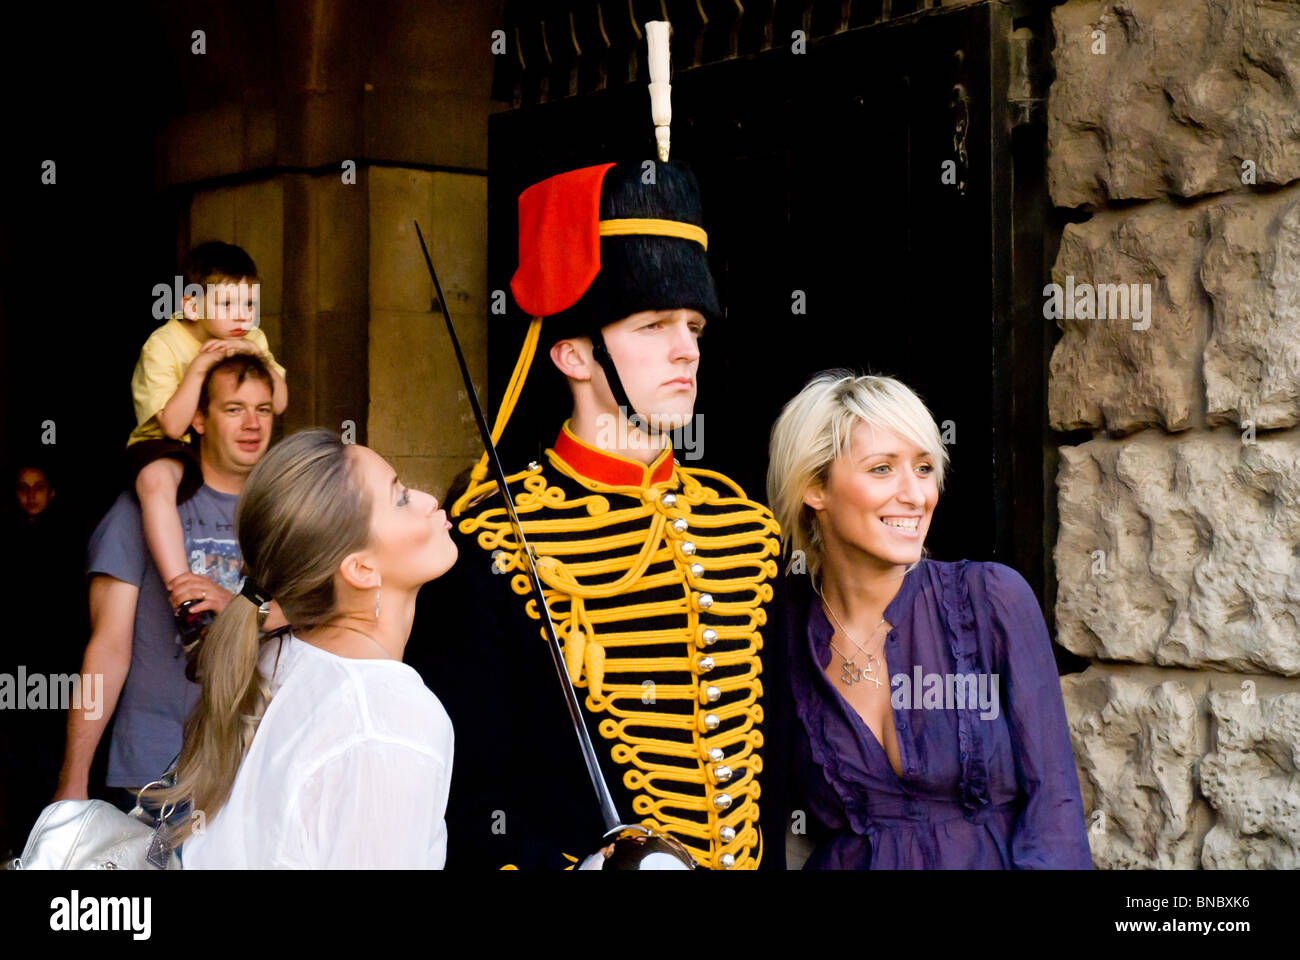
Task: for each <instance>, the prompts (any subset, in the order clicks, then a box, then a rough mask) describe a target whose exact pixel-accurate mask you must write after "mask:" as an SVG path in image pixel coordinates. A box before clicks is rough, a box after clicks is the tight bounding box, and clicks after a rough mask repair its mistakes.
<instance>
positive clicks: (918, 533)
mask: <svg viewBox="0 0 1300 960" xmlns="http://www.w3.org/2000/svg"><path fill="white" fill-rule="evenodd" d="M938 501H939V485H938V482H937V481H936V480H935V475H934V457H932V456H931V455H930V454H929V453H928V452H926V451H925V450H922V449H920V448H919V447H916V446H914V445H913V444H911V443H909V442H908V441H906V440H904V439H903V438H902V437H899V436H898V435H896V434H894V433H893V432H891V431H889V430H885V429H883V428H880V427H874V428H873V427H872V426H871V425H870V424H868V423H865V422H864V421H861V420H859V421H858V422H857V424H856V425H855V426H854V428H853V434H852V442H851V444H850V446H849V449H848V450H846V451H845V453H844V455H843V456H841V457H840V458H839V459H837V460H836V461H835V462H834V463H833V464H832V465H831V469H830V473H829V475H828V476H827V478H826V484H825V486H823V487H813V488H810V489H809V490H808V492H807V493H805V494H804V503H806V504H808V506H810V507H812V508H813V509H814V510H816V511H817V521H818V523H819V524H820V526H821V530H822V534H823V538H824V539H825V540H826V543H827V547H828V550H829V549H830V548H831V544H832V542H835V543H836V544H837V545H838V546H839V548H841V552H844V553H855V552H857V553H861V554H866V555H867V556H869V557H872V558H874V559H875V560H877V561H879V563H880V565H881V566H885V567H893V566H897V565H907V564H912V563H915V562H916V561H917V560H919V559H921V548H922V546H923V545H924V543H925V536H926V534H927V533H928V532H929V529H930V518H931V516H932V515H933V513H934V507H935V504H936V503H938Z"/></svg>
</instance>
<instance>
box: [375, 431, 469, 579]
mask: <svg viewBox="0 0 1300 960" xmlns="http://www.w3.org/2000/svg"><path fill="white" fill-rule="evenodd" d="M349 450H350V451H351V455H352V456H353V457H355V458H356V460H355V463H356V465H357V467H358V468H359V470H360V473H361V477H362V481H363V482H364V483H365V485H366V489H367V490H368V491H369V493H370V498H371V503H372V504H373V512H372V514H371V517H370V533H371V542H370V546H369V547H368V548H367V550H368V551H369V552H370V553H371V554H372V560H373V562H374V565H375V567H376V569H378V571H379V576H380V579H381V581H382V582H383V583H384V584H385V585H386V586H387V585H391V586H394V587H397V588H398V589H405V588H410V589H414V588H418V587H419V586H420V585H421V584H423V583H428V582H429V581H430V580H434V579H436V578H438V577H440V576H442V575H443V574H444V573H446V572H447V571H448V570H450V569H451V566H452V564H454V563H455V562H456V553H457V550H456V544H455V542H454V541H453V540H452V539H451V533H450V531H451V524H450V523H449V522H448V520H447V513H446V511H444V510H441V509H439V506H438V500H437V498H436V497H434V496H432V495H431V494H428V493H425V492H424V491H422V490H412V489H411V488H409V487H407V486H406V485H405V484H404V483H402V481H401V480H400V479H399V478H398V476H397V471H395V470H394V469H393V468H392V467H390V466H389V465H388V463H387V461H385V460H384V458H383V457H381V456H380V455H379V454H377V453H375V451H373V450H371V449H370V448H369V447H363V446H358V445H352V446H350V447H349Z"/></svg>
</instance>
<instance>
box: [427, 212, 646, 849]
mask: <svg viewBox="0 0 1300 960" xmlns="http://www.w3.org/2000/svg"><path fill="white" fill-rule="evenodd" d="M413 222H414V223H415V235H416V237H417V238H418V239H419V241H420V251H421V252H422V253H423V254H424V262H425V265H426V266H427V267H428V268H429V276H430V278H432V280H433V290H434V293H435V294H436V295H437V297H438V306H440V307H441V308H442V318H443V319H444V320H445V321H446V322H447V335H448V336H449V337H451V347H452V350H454V351H455V352H456V362H457V363H458V364H459V365H460V375H461V377H462V379H464V381H465V393H466V394H467V395H468V396H469V405H470V406H471V407H472V408H473V410H474V420H475V422H476V423H477V424H478V432H479V435H480V436H481V437H482V438H483V449H485V450H486V451H487V455H488V465H489V467H490V468H491V470H492V476H493V478H494V479H495V480H496V482H497V487H498V488H499V489H500V491H501V496H502V499H504V500H505V504H506V513H507V514H508V515H509V517H510V523H511V525H512V526H513V527H514V530H515V535H516V536H517V537H519V547H520V549H521V550H523V553H524V557H526V558H527V560H528V574H529V579H530V580H531V581H532V585H533V595H534V596H535V597H536V598H537V607H538V612H539V613H540V614H541V615H542V621H543V623H545V624H546V633H547V636H548V637H549V638H550V644H549V646H550V650H551V659H552V660H553V661H554V663H555V670H556V672H557V673H558V674H559V676H560V686H561V687H562V688H563V690H564V702H565V705H566V706H568V708H569V717H570V719H571V720H572V721H573V729H574V732H575V733H576V734H577V735H578V746H579V747H580V748H581V750H582V759H583V761H584V762H585V763H586V765H587V774H588V776H590V777H591V785H592V787H593V788H594V789H595V791H596V802H597V803H598V804H599V805H600V815H601V819H603V820H604V821H605V830H606V832H608V831H611V830H613V829H615V828H616V827H618V826H620V825H621V824H622V822H623V821H622V820H621V819H619V816H618V810H617V809H615V807H614V798H613V796H612V795H611V794H610V792H609V785H608V784H607V783H605V776H604V774H603V773H601V771H600V763H599V762H598V761H597V759H596V749H595V748H594V747H593V746H592V744H591V737H590V736H589V735H588V733H587V724H586V723H585V722H584V721H583V718H582V707H581V706H580V705H579V703H578V694H577V692H576V691H575V690H574V689H573V682H572V681H571V680H570V679H569V671H568V668H567V667H566V666H565V665H564V650H563V648H562V647H561V646H560V638H559V635H558V634H556V632H555V623H554V622H553V621H552V620H551V614H550V611H549V610H548V609H547V608H546V594H545V593H543V591H542V578H541V576H540V575H539V574H538V573H537V563H536V561H535V559H534V557H533V548H532V547H531V546H529V543H528V538H527V537H526V536H524V527H523V524H522V523H520V522H519V515H518V514H517V513H515V501H514V496H513V495H512V494H511V492H510V485H509V484H508V483H506V473H505V470H503V469H502V468H501V458H500V457H499V456H497V448H496V444H494V443H493V442H492V431H491V430H490V429H489V428H488V423H487V418H486V417H485V416H484V415H483V407H482V405H480V403H479V400H478V393H477V392H476V391H475V390H474V381H473V380H471V379H470V375H469V367H468V366H467V365H466V363H465V354H464V353H463V352H462V351H461V349H460V338H459V337H457V336H456V328H455V326H454V325H453V324H452V322H451V312H450V311H449V310H448V309H447V300H446V298H445V297H444V296H443V295H442V285H441V284H440V283H438V274H437V272H436V271H435V270H434V269H433V259H432V258H431V257H430V256H429V248H428V247H427V246H426V245H425V243H424V234H423V233H422V232H421V231H420V223H419V221H418V220H417V221H413Z"/></svg>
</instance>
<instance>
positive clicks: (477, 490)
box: [451, 317, 542, 517]
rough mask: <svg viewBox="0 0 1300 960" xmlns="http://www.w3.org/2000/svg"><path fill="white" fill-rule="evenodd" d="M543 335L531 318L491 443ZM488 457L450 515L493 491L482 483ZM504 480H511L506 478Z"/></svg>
mask: <svg viewBox="0 0 1300 960" xmlns="http://www.w3.org/2000/svg"><path fill="white" fill-rule="evenodd" d="M541 336H542V318H541V317H533V319H532V320H531V321H530V322H529V324H528V332H527V333H526V334H525V335H524V345H523V347H522V349H520V351H519V359H518V360H516V361H515V369H514V370H513V371H512V372H511V374H510V382H509V383H508V384H506V392H505V395H504V396H502V398H501V406H500V407H498V408H497V416H496V420H495V421H494V422H493V424H492V442H493V443H499V442H500V440H501V434H503V433H504V432H505V429H506V423H507V422H508V421H509V420H510V415H511V414H512V413H514V412H515V404H516V403H518V402H519V395H520V394H521V393H522V392H523V389H524V381H525V380H526V379H528V370H529V368H530V367H531V366H532V365H533V355H534V354H536V353H537V341H538V340H539V339H540V338H541ZM487 471H488V455H487V451H486V450H484V451H483V456H481V457H479V461H478V463H476V464H474V466H473V468H472V469H471V470H470V472H469V486H467V487H466V488H465V492H464V493H462V494H461V495H460V496H459V497H457V498H456V502H455V503H453V504H452V506H451V515H452V516H453V517H459V516H460V515H461V513H462V512H463V511H464V510H465V505H466V504H468V503H469V502H470V501H472V500H474V499H476V498H478V497H480V496H482V495H483V494H485V493H487V492H488V491H489V490H494V489H496V481H495V480H494V481H492V482H491V483H486V484H485V483H484V482H483V480H484V478H485V477H486V476H487ZM506 479H507V481H510V480H512V479H513V478H511V477H507V478H506Z"/></svg>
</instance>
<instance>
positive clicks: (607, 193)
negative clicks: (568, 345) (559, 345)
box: [512, 160, 722, 344]
mask: <svg viewBox="0 0 1300 960" xmlns="http://www.w3.org/2000/svg"><path fill="white" fill-rule="evenodd" d="M587 170H588V171H591V172H593V173H595V172H596V168H587ZM583 172H584V171H575V172H574V173H575V174H581V173H583ZM566 176H568V175H566V174H561V175H560V176H559V177H555V178H552V181H560V180H562V178H564V177H566ZM552 181H543V184H547V183H550V182H552ZM599 184H600V197H599V206H598V220H599V221H602V222H604V221H611V220H625V219H651V220H660V221H673V222H676V223H679V224H689V225H691V226H692V227H698V228H700V230H699V236H700V238H703V237H704V234H703V227H704V214H703V210H702V208H701V204H700V189H699V184H698V183H697V182H696V179H695V174H694V173H692V172H691V169H690V167H688V166H686V165H685V164H681V163H660V162H658V161H649V160H647V161H644V162H633V163H619V164H613V165H611V166H608V167H607V168H606V169H605V172H604V175H603V177H602V178H601V179H600V181H599ZM594 185H595V180H594V177H591V176H588V177H587V178H586V180H585V183H584V182H581V181H578V180H576V179H575V180H574V181H573V188H574V193H575V197H574V199H575V203H574V206H575V207H576V208H578V209H580V210H581V209H582V208H583V206H584V202H585V200H586V198H584V197H583V196H582V193H583V191H585V190H589V189H590V188H591V187H592V186H594ZM538 186H539V187H540V186H542V184H539V185H538ZM520 207H521V234H520V264H521V269H520V273H521V274H522V273H523V272H524V265H525V264H526V263H527V259H528V256H529V251H528V249H527V248H526V246H525V244H526V243H548V242H550V243H554V242H557V241H558V242H561V243H563V242H565V239H566V238H562V237H556V236H553V235H548V234H553V233H554V232H555V231H550V230H546V229H544V228H541V229H537V230H535V231H534V232H535V233H536V234H540V235H539V236H533V237H525V235H524V230H523V227H524V223H523V221H524V212H523V210H524V198H523V197H521V198H520ZM582 216H584V217H585V216H588V215H587V214H585V212H584V213H583V214H582ZM564 226H565V227H567V226H568V224H565V225H564ZM574 226H575V227H577V226H584V225H581V224H574ZM629 229H636V228H635V227H631V228H629ZM559 232H561V233H563V232H564V230H563V227H562V228H561V230H560V231H559ZM592 236H593V235H592V234H590V233H586V232H584V233H583V234H581V235H580V236H579V237H578V239H577V241H576V242H569V243H568V245H567V246H566V247H565V248H564V252H563V254H561V255H563V256H565V257H567V258H572V259H573V260H574V261H576V264H577V269H576V270H575V275H576V281H570V280H565V281H561V282H562V283H568V284H569V288H568V289H569V291H570V292H577V287H578V286H580V285H581V282H582V279H583V278H584V277H585V276H586V275H587V274H588V273H589V272H590V267H589V266H588V262H589V261H596V262H592V263H591V266H594V267H595V268H596V270H597V272H596V273H595V277H594V279H592V280H591V281H590V285H589V286H587V287H586V289H585V290H584V291H582V292H581V295H580V296H579V297H578V299H577V301H576V302H572V305H571V306H568V307H567V308H565V309H561V310H558V311H556V312H554V313H551V314H549V315H547V319H546V321H545V322H544V323H543V324H542V339H543V343H544V344H551V343H554V342H555V341H557V340H561V339H564V338H565V337H572V336H579V335H591V334H592V333H595V332H597V331H599V330H600V329H601V328H602V327H604V326H606V325H608V324H611V323H614V322H616V321H618V320H621V319H622V318H624V317H627V316H630V315H631V314H634V313H639V312H640V311H643V310H669V309H687V310H698V311H699V312H700V313H701V314H703V315H704V316H705V317H706V318H707V319H709V320H711V321H712V320H716V319H718V318H719V317H720V316H721V313H722V311H721V308H720V307H719V305H718V294H717V290H716V288H715V286H714V281H713V274H712V271H711V270H710V269H709V259H708V254H707V252H706V249H705V245H704V243H702V242H699V241H698V240H696V239H687V238H684V237H680V236H662V235H656V234H644V233H631V234H626V235H609V234H605V233H603V232H602V233H601V234H600V235H599V237H598V241H597V242H598V245H599V249H598V251H597V250H595V249H592ZM552 255H553V256H554V255H556V252H554V251H553V252H552ZM597 258H598V261H597ZM568 266H569V265H568V264H566V269H567V268H568ZM554 273H555V271H539V275H542V274H545V275H546V276H547V277H548V281H547V282H550V281H549V278H550V277H552V276H554ZM517 276H518V275H517ZM525 285H526V284H520V285H518V286H515V285H512V287H513V288H514V289H515V296H516V301H517V302H518V301H520V300H524V301H526V302H527V303H521V304H520V305H521V307H523V308H524V310H525V312H528V313H531V312H533V311H532V310H531V309H530V307H534V309H535V305H534V303H533V300H534V299H535V298H533V297H530V296H529V294H528V291H527V290H526V289H521V288H522V287H524V286H525ZM564 299H567V297H561V298H560V300H561V301H563V300H564ZM551 300H552V302H555V299H554V297H552V298H551ZM535 315H541V314H535Z"/></svg>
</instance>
